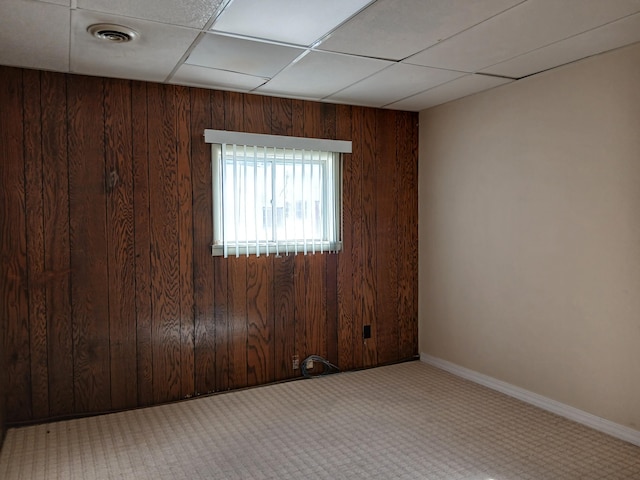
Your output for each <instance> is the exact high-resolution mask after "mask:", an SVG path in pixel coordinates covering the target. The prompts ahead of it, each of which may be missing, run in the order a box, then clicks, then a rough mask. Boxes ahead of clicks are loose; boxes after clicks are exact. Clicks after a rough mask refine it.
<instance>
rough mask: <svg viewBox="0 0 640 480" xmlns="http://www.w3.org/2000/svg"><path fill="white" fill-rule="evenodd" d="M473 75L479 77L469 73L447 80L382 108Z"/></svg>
mask: <svg viewBox="0 0 640 480" xmlns="http://www.w3.org/2000/svg"><path fill="white" fill-rule="evenodd" d="M473 75H477V74H475V73H467V74H466V75H462V76H461V77H456V78H452V79H451V80H447V81H446V82H442V83H439V84H438V85H434V86H433V87H429V88H425V89H424V90H422V91H420V92H416V93H412V94H411V95H407V96H406V97H403V98H399V99H398V100H394V101H393V102H389V103H386V104H385V105H383V106H382V108H386V107H388V106H389V105H393V104H394V103H398V102H403V101H404V100H408V99H409V98H412V97H416V96H418V95H422V94H423V93H427V92H428V91H430V90H433V89H434V88H439V87H442V86H444V85H447V84H448V83H451V82H455V81H456V80H461V79H463V78H467V77H471V76H473ZM487 76H489V75H487Z"/></svg>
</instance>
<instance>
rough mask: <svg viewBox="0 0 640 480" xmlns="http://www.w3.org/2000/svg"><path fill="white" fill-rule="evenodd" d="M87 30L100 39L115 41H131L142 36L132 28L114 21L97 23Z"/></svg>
mask: <svg viewBox="0 0 640 480" xmlns="http://www.w3.org/2000/svg"><path fill="white" fill-rule="evenodd" d="M87 32H89V33H90V34H91V35H93V36H94V37H96V38H99V39H100V40H108V41H110V42H115V43H126V42H130V41H132V40H135V39H136V38H138V37H139V36H140V34H139V33H138V32H136V31H135V30H133V29H132V28H129V27H123V26H122V25H114V24H112V23H96V24H95V25H91V26H90V27H89V28H87Z"/></svg>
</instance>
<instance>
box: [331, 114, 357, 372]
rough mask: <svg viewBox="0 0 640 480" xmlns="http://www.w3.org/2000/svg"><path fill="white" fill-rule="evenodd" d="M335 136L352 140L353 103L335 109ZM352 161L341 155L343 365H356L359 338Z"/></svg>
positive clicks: (340, 351)
mask: <svg viewBox="0 0 640 480" xmlns="http://www.w3.org/2000/svg"><path fill="white" fill-rule="evenodd" d="M336 138H337V139H338V140H351V141H352V146H353V147H354V148H355V147H356V145H357V142H354V141H353V135H352V125H351V107H349V106H346V105H338V107H337V112H336ZM352 167H353V161H352V158H351V154H343V155H342V251H341V252H340V253H339V254H338V267H337V269H338V270H337V296H338V299H337V301H338V339H337V342H338V346H337V348H338V358H337V365H338V367H340V369H343V370H348V369H350V368H353V367H354V365H355V363H354V342H360V338H359V337H356V335H355V333H356V332H355V330H356V329H355V326H354V319H353V274H354V270H353V256H352V252H353V218H354V215H353V192H354V189H355V187H354V184H353V175H352Z"/></svg>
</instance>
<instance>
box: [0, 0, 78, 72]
mask: <svg viewBox="0 0 640 480" xmlns="http://www.w3.org/2000/svg"><path fill="white" fill-rule="evenodd" d="M0 19H1V20H0V64H2V65H12V66H15V67H27V68H40V69H44V70H57V71H63V72H65V71H68V70H69V8H68V7H67V8H65V7H61V6H59V5H54V4H51V3H41V2H25V1H22V0H2V2H0Z"/></svg>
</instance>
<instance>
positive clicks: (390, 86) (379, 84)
mask: <svg viewBox="0 0 640 480" xmlns="http://www.w3.org/2000/svg"><path fill="white" fill-rule="evenodd" d="M462 75H464V73H462V72H454V71H451V70H440V69H437V68H427V67H417V66H415V65H404V64H402V63H396V64H393V65H392V66H391V67H389V68H386V69H385V70H383V71H381V72H379V73H376V74H374V75H372V76H370V77H368V78H366V79H364V80H362V81H361V82H358V83H356V84H355V85H352V86H350V87H347V88H345V89H344V90H342V91H340V92H338V93H336V94H334V95H330V96H329V97H327V99H328V100H331V101H335V102H351V103H355V104H357V105H368V106H374V107H381V106H383V105H387V104H390V103H393V102H397V101H399V100H401V99H403V98H405V97H408V96H411V95H414V94H416V93H418V92H422V91H423V90H427V89H428V88H432V87H435V86H436V85H440V84H441V83H444V82H447V81H449V80H452V79H454V78H457V77H460V76H462Z"/></svg>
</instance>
